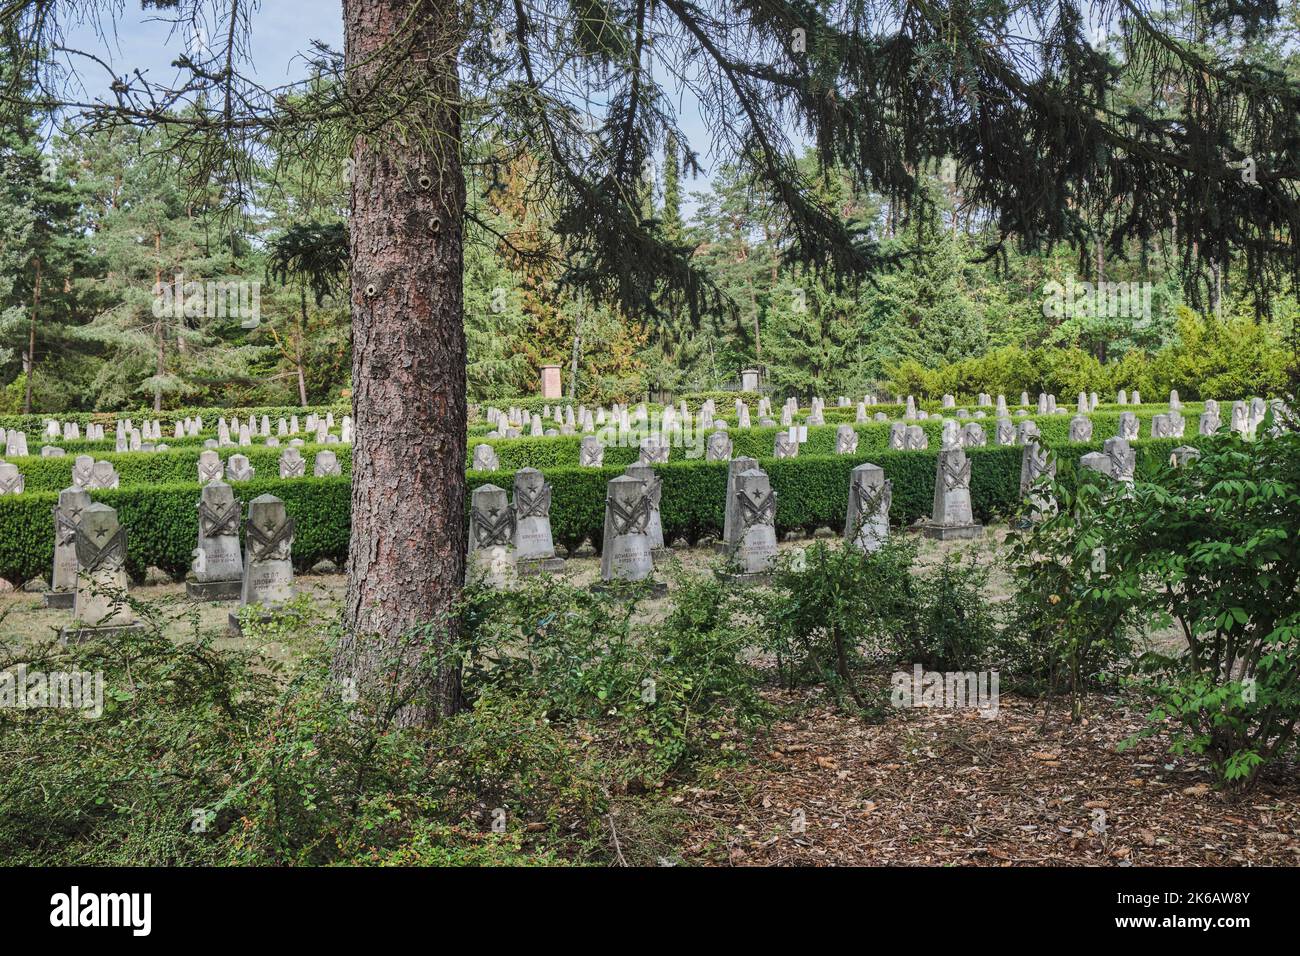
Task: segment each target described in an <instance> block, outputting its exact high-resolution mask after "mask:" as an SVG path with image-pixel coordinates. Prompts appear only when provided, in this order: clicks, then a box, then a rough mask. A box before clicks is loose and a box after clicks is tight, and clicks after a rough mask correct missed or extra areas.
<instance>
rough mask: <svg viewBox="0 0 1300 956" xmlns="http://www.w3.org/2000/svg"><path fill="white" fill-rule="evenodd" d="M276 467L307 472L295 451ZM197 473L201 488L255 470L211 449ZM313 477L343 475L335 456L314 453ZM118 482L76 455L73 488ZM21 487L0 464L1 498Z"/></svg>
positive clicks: (283, 472) (242, 459)
mask: <svg viewBox="0 0 1300 956" xmlns="http://www.w3.org/2000/svg"><path fill="white" fill-rule="evenodd" d="M279 464H280V477H281V478H302V477H303V476H304V475H305V474H306V471H307V462H306V459H304V458H303V457H302V453H301V452H300V451H299V450H298V449H297V448H296V447H289V448H286V449H285V450H284V451H282V452H281V453H280V462H279ZM198 472H199V483H200V484H202V483H204V482H208V481H220V480H222V479H223V478H224V479H225V480H227V481H251V480H252V478H253V476H254V473H255V472H256V469H255V468H254V467H253V466H252V465H251V464H250V463H249V461H248V456H247V455H231V456H230V458H229V459H228V460H227V461H226V462H225V463H224V464H223V463H222V461H221V456H220V455H218V454H217V453H216V452H215V451H212V450H211V449H205V450H204V451H202V452H200V453H199V463H198ZM312 474H313V475H314V476H315V477H317V478H329V477H338V476H340V475H342V474H343V470H342V468H341V467H340V465H339V460H338V455H337V454H335V453H334V452H332V451H329V450H327V449H326V450H321V451H318V452H316V457H315V460H314V461H313V463H312ZM120 482H121V480H120V478H119V476H118V473H117V469H115V468H114V467H113V465H112V463H110V462H107V461H96V460H95V459H94V458H92V457H91V456H90V455H78V456H77V457H76V459H75V460H74V461H73V463H72V485H73V487H74V488H85V489H88V490H94V489H96V488H117V487H118V486H119V484H120ZM24 487H25V482H24V480H23V476H22V474H21V473H20V472H19V470H18V467H17V466H16V465H14V464H12V463H10V462H4V461H0V495H6V494H20V493H21V492H22V491H23V489H24Z"/></svg>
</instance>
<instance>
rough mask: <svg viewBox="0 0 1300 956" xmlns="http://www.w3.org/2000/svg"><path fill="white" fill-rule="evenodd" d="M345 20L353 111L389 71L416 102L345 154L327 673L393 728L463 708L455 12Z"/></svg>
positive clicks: (399, 4) (385, 7)
mask: <svg viewBox="0 0 1300 956" xmlns="http://www.w3.org/2000/svg"><path fill="white" fill-rule="evenodd" d="M343 8H344V29H345V43H346V57H347V61H348V64H349V75H348V82H349V85H350V88H351V92H352V93H353V95H365V94H366V93H367V91H368V89H369V87H370V86H371V84H383V85H385V86H387V87H389V88H391V85H392V82H393V80H392V72H391V71H392V70H394V69H398V70H401V71H404V77H405V80H406V82H407V83H408V84H414V85H415V86H417V87H421V88H422V89H423V91H425V95H424V96H422V97H421V101H420V102H418V104H413V105H412V110H413V111H415V110H418V111H419V112H420V115H419V116H411V115H399V116H395V117H394V119H393V120H390V121H388V122H387V123H386V124H385V125H384V126H381V127H379V128H377V129H374V130H373V131H372V132H371V133H370V134H369V135H367V136H365V137H358V138H357V139H356V141H355V143H354V145H353V149H352V167H351V170H352V171H351V200H350V203H351V221H350V237H351V279H352V303H351V304H352V388H353V420H354V423H355V433H354V434H355V438H354V445H353V452H352V533H351V540H350V544H349V549H348V591H347V607H346V624H347V634H346V636H345V637H344V639H343V641H342V642H341V644H340V646H339V649H338V652H337V655H336V658H335V662H334V673H335V676H336V677H337V678H338V679H340V680H347V679H349V678H350V679H352V680H354V681H355V682H356V685H355V686H356V687H357V689H358V690H359V692H360V694H361V695H362V697H363V699H368V700H371V701H376V702H379V703H380V706H381V708H382V707H384V706H386V705H385V704H384V703H383V702H389V704H387V706H391V708H392V709H393V710H394V711H395V713H396V717H395V719H396V721H397V723H399V724H404V725H411V724H423V723H430V722H432V721H434V720H437V719H438V718H439V717H440V716H444V715H447V714H449V713H452V712H453V711H454V710H456V709H457V708H458V707H459V705H460V699H461V697H460V680H459V672H458V670H457V669H456V668H455V667H454V666H450V665H449V664H448V663H447V662H445V661H442V660H441V652H442V651H443V649H444V648H445V647H446V646H447V644H448V643H449V642H450V641H451V640H452V639H454V636H455V631H456V629H455V621H454V613H453V609H454V605H455V602H456V600H457V598H458V596H459V594H460V589H461V585H462V583H463V579H464V565H465V558H464V548H465V541H466V532H465V442H466V438H465V414H466V407H465V365H466V353H465V333H464V327H463V324H462V312H461V297H462V264H463V263H462V216H463V212H464V207H465V184H464V177H463V173H462V170H461V162H460V107H459V81H458V76H457V63H456V56H455V53H454V51H455V50H456V49H457V48H458V40H457V39H456V37H455V32H454V31H455V30H456V26H455V16H456V8H455V5H454V4H451V3H446V2H438V3H429V2H421V0H346V2H345V3H344V5H343ZM399 34H400V39H398V38H399ZM395 39H397V43H394V41H395ZM397 47H400V48H401V50H400V52H399V51H397V50H396V48H397ZM449 50H451V51H453V52H451V53H450V54H449V53H448V51H449ZM394 57H401V59H402V62H401V63H400V65H398V66H394ZM398 123H400V124H401V126H402V129H403V130H406V131H409V130H410V128H411V126H412V125H413V124H415V123H421V124H425V126H426V129H428V130H432V131H435V132H436V134H437V136H436V138H434V139H431V138H429V137H427V136H426V137H415V136H411V135H409V132H407V133H403V132H399V129H398V125H397V124H398ZM431 142H432V143H433V145H432V146H430V145H429V144H430V143H431ZM421 144H423V145H421ZM431 655H438V656H431Z"/></svg>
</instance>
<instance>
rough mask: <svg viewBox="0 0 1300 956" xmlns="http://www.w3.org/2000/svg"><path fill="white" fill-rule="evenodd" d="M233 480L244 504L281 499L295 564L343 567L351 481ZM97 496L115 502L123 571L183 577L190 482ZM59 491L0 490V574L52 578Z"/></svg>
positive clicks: (190, 543)
mask: <svg viewBox="0 0 1300 956" xmlns="http://www.w3.org/2000/svg"><path fill="white" fill-rule="evenodd" d="M232 487H234V489H235V496H236V497H237V498H238V499H239V501H240V502H241V503H242V504H243V505H244V506H246V505H247V503H248V502H249V501H251V500H252V499H253V498H256V497H257V496H258V495H264V494H273V495H276V496H278V497H280V498H283V499H284V503H285V508H286V510H287V511H288V512H289V516H290V517H291V518H293V519H294V543H293V558H294V564H295V566H297V567H300V568H308V567H311V566H312V565H313V564H315V563H316V562H318V561H320V560H322V559H323V558H329V559H330V560H331V561H334V562H336V563H337V564H339V565H340V566H342V564H343V562H344V561H345V560H346V559H347V554H348V529H349V523H350V522H349V514H350V512H351V503H352V491H351V483H350V482H349V481H348V479H346V478H298V479H295V480H289V481H280V480H279V479H278V478H277V479H261V478H255V479H254V480H252V481H246V482H239V483H236V484H234V485H233V486H232ZM90 497H91V498H92V500H94V501H102V502H103V503H104V504H106V505H111V506H112V507H114V508H116V509H117V517H118V521H120V522H121V523H122V524H123V525H124V526H125V527H126V529H127V573H128V574H129V575H130V576H131V577H132V578H134V579H136V580H139V579H140V578H141V577H142V576H143V573H144V570H145V569H146V568H148V567H156V568H159V569H161V570H162V571H165V572H167V573H168V574H171V575H172V576H173V577H175V578H177V579H180V578H183V577H184V575H185V573H186V571H187V570H188V569H189V567H190V561H191V559H192V556H193V551H194V547H195V544H196V543H197V541H198V533H199V519H198V492H197V488H196V487H195V486H194V485H188V486H186V485H163V486H160V487H154V488H116V489H104V490H97V491H92V492H91V493H90ZM58 501H59V496H58V494H57V493H50V492H41V493H38V494H22V495H6V496H4V497H0V528H3V529H4V533H3V534H2V535H0V577H3V578H6V579H7V580H9V581H11V582H13V583H15V584H19V583H22V582H24V581H28V580H31V579H32V578H34V577H41V578H44V579H46V580H47V581H48V580H49V575H50V569H51V565H52V564H53V561H54V506H55V505H56V504H58Z"/></svg>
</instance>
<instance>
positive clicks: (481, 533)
mask: <svg viewBox="0 0 1300 956" xmlns="http://www.w3.org/2000/svg"><path fill="white" fill-rule="evenodd" d="M470 510H471V512H472V513H471V516H470V520H471V526H472V527H473V528H474V546H475V547H476V548H491V547H496V546H497V545H509V544H510V541H511V539H512V538H513V537H514V534H515V512H514V509H513V508H510V507H508V506H507V507H505V508H503V509H502V510H501V511H500V512H498V513H497V514H496V515H495V516H493V515H491V514H489V513H488V512H485V511H483V510H482V509H480V508H472V509H470Z"/></svg>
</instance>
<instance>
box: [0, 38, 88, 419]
mask: <svg viewBox="0 0 1300 956" xmlns="http://www.w3.org/2000/svg"><path fill="white" fill-rule="evenodd" d="M32 82H33V78H32V76H30V75H25V74H24V73H23V72H22V70H21V69H20V68H19V67H18V66H17V65H16V64H15V63H14V59H13V57H12V56H10V57H6V55H5V52H4V51H3V50H0V86H2V87H4V88H7V89H9V90H10V91H11V92H10V94H9V95H10V96H12V97H13V108H12V111H11V114H10V116H11V119H10V121H9V122H6V123H2V124H0V270H2V271H3V277H0V370H3V369H4V368H5V366H7V365H11V364H12V363H14V362H15V361H18V362H20V363H21V364H20V367H21V371H22V375H23V401H22V411H23V413H24V414H30V413H31V412H32V410H33V401H32V400H33V394H34V390H35V387H36V380H37V370H38V367H39V363H40V361H41V359H42V358H43V357H44V356H45V355H46V354H47V353H49V352H51V351H53V350H55V349H61V348H62V347H63V346H64V344H65V341H66V336H67V331H68V328H69V326H70V325H71V323H72V322H73V320H74V319H75V317H76V316H75V309H74V300H75V293H74V290H73V282H74V280H75V279H77V278H78V277H79V275H80V273H81V271H82V270H83V268H84V267H85V265H86V250H85V244H84V242H83V241H82V236H81V232H80V230H79V229H78V221H77V214H78V205H79V202H78V196H77V194H76V192H75V190H74V189H73V187H72V184H71V182H70V181H69V179H68V169H67V166H66V164H65V163H63V162H61V160H60V157H59V155H58V154H57V153H56V151H55V149H54V148H53V145H52V144H48V147H47V144H46V143H45V142H44V141H43V139H42V130H41V126H42V120H43V117H42V115H41V113H40V110H39V107H38V104H36V103H35V102H33V100H32V96H33V91H32V86H31V84H32Z"/></svg>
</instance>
